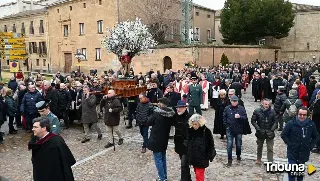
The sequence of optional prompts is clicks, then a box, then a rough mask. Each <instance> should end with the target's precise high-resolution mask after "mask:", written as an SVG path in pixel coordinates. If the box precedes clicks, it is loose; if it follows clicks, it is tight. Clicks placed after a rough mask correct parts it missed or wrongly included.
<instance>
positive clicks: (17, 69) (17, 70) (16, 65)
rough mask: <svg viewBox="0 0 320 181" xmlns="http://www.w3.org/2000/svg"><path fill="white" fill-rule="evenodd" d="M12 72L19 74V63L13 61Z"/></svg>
mask: <svg viewBox="0 0 320 181" xmlns="http://www.w3.org/2000/svg"><path fill="white" fill-rule="evenodd" d="M9 65H10V72H13V73H17V72H19V62H18V61H12V62H10V64H9Z"/></svg>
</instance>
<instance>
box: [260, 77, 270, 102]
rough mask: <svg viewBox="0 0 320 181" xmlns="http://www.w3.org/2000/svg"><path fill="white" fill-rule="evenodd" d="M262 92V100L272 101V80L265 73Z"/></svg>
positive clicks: (262, 79)
mask: <svg viewBox="0 0 320 181" xmlns="http://www.w3.org/2000/svg"><path fill="white" fill-rule="evenodd" d="M261 90H262V96H261V97H262V99H264V98H267V99H272V90H271V84H270V79H269V78H268V77H266V75H265V73H262V74H261Z"/></svg>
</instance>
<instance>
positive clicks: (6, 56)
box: [0, 32, 27, 80]
mask: <svg viewBox="0 0 320 181" xmlns="http://www.w3.org/2000/svg"><path fill="white" fill-rule="evenodd" d="M24 38H25V35H24V34H23V33H8V32H0V57H1V60H0V80H2V77H1V69H2V68H1V61H2V60H3V61H6V60H9V61H10V62H9V67H10V72H13V73H14V76H15V74H16V72H18V71H19V60H26V59H27V51H26V44H25V39H24Z"/></svg>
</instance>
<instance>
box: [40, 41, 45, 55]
mask: <svg viewBox="0 0 320 181" xmlns="http://www.w3.org/2000/svg"><path fill="white" fill-rule="evenodd" d="M39 54H44V55H46V54H47V46H46V42H39Z"/></svg>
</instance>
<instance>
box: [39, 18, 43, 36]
mask: <svg viewBox="0 0 320 181" xmlns="http://www.w3.org/2000/svg"><path fill="white" fill-rule="evenodd" d="M39 33H40V34H43V33H44V27H43V20H40V27H39Z"/></svg>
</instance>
